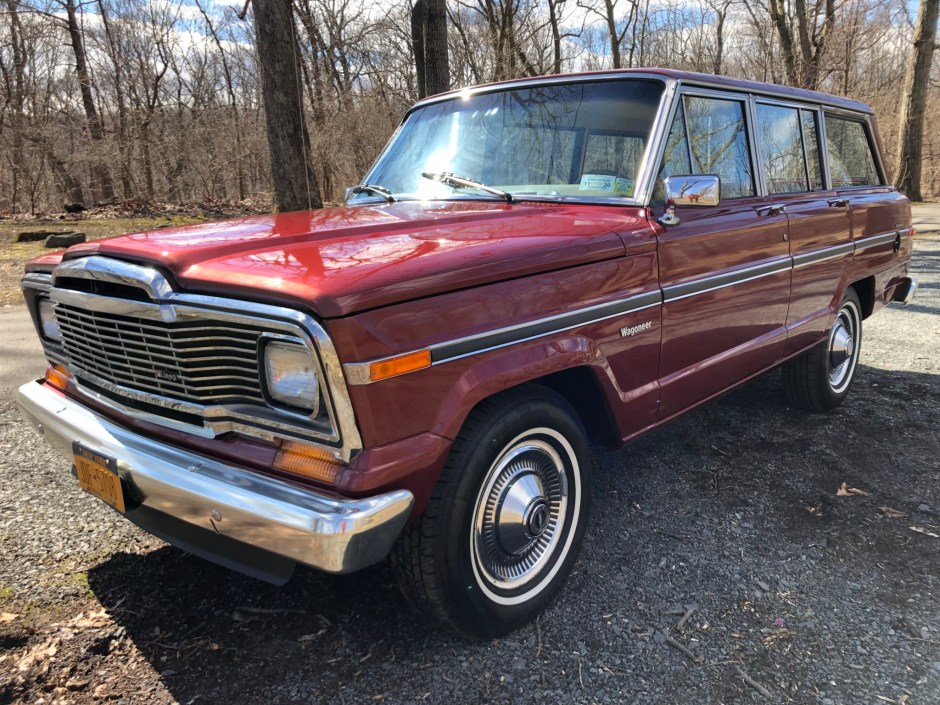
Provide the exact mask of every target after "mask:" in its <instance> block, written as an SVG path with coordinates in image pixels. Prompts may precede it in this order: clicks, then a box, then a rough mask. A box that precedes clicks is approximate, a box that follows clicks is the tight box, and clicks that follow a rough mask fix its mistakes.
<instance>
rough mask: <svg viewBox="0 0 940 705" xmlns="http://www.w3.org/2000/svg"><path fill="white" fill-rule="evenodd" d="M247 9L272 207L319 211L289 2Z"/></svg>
mask: <svg viewBox="0 0 940 705" xmlns="http://www.w3.org/2000/svg"><path fill="white" fill-rule="evenodd" d="M251 7H252V10H253V11H254V15H255V36H256V37H257V44H258V61H259V64H260V67H261V93H262V96H263V98H264V113H265V117H266V122H267V131H268V148H269V150H270V153H271V178H272V181H273V182H274V207H275V208H276V209H277V210H279V211H295V210H303V209H305V208H322V207H323V202H322V201H321V200H320V190H319V188H318V186H317V176H316V172H315V171H314V169H313V165H312V164H311V163H310V138H309V136H308V134H307V126H306V123H305V122H304V115H303V100H302V95H301V90H302V89H301V82H300V74H299V72H298V69H297V63H298V60H299V59H298V56H297V38H296V36H295V35H294V23H293V17H292V14H291V13H292V8H291V2H290V0H251Z"/></svg>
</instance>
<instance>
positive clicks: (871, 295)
mask: <svg viewBox="0 0 940 705" xmlns="http://www.w3.org/2000/svg"><path fill="white" fill-rule="evenodd" d="M849 288H850V289H855V293H856V294H857V295H858V301H859V303H860V304H861V305H862V320H865V319H866V318H868V317H869V316H870V315H871V314H872V313H874V311H875V277H874V276H869V277H865V278H864V279H859V280H858V281H855V282H852V283H851V284H849Z"/></svg>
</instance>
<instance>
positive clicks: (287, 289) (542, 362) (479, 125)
mask: <svg viewBox="0 0 940 705" xmlns="http://www.w3.org/2000/svg"><path fill="white" fill-rule="evenodd" d="M888 183H889V180H888V176H887V174H886V171H885V166H884V163H883V160H882V156H881V150H880V148H879V141H878V133H877V131H876V129H875V122H874V119H873V117H872V114H871V110H870V109H869V108H868V107H867V106H865V105H863V104H861V103H857V102H854V101H851V100H846V99H844V98H836V97H833V96H829V95H824V94H821V93H814V92H809V91H804V90H795V89H790V88H781V87H778V86H772V85H765V84H760V83H753V82H748V81H739V80H731V79H724V78H716V77H714V76H705V75H697V74H688V73H680V72H676V71H665V70H639V71H634V70H631V71H613V72H604V73H592V74H582V75H571V76H552V77H548V78H536V79H531V80H524V81H512V82H508V83H498V84H493V85H487V86H481V87H478V88H471V89H467V90H462V91H456V92H453V93H448V94H446V95H440V96H436V97H433V98H429V99H427V100H424V101H422V102H420V103H418V104H417V105H416V106H415V107H414V108H413V109H412V110H411V111H410V112H409V113H408V114H407V116H406V117H405V119H404V121H403V122H402V125H401V127H400V129H399V130H398V132H397V133H396V134H395V136H394V137H393V138H392V140H391V142H390V143H389V145H388V147H387V148H386V150H385V151H384V152H383V153H382V155H381V156H380V157H379V159H378V161H377V162H376V163H375V166H374V167H373V168H372V170H371V171H370V172H369V174H368V176H367V177H366V178H365V180H364V181H363V183H362V184H360V185H359V186H355V187H353V188H351V189H350V190H349V193H348V197H347V204H346V206H345V207H343V208H335V209H329V210H322V211H315V212H302V213H283V214H278V215H271V216H264V217H252V218H242V219H239V220H234V221H230V222H224V223H212V224H206V225H197V226H192V227H184V228H178V229H176V230H159V231H156V232H145V233H139V234H135V235H127V236H123V237H118V238H115V239H110V240H101V241H97V242H90V243H85V244H82V245H76V246H74V247H72V248H71V249H69V250H68V251H66V252H65V253H64V254H59V255H53V256H46V257H40V258H39V259H37V260H34V261H33V262H31V263H30V264H29V265H28V267H27V273H26V275H25V278H24V280H23V289H24V292H25V296H26V299H27V301H28V303H29V307H30V310H31V312H32V315H33V317H34V320H35V323H36V327H37V330H38V331H39V334H40V335H41V337H42V341H43V344H44V346H45V351H46V354H47V356H48V358H49V362H50V367H49V370H48V372H47V375H46V378H45V379H44V380H40V381H37V382H31V383H29V384H26V385H24V386H23V387H22V388H21V389H20V391H19V403H20V405H21V406H22V408H23V411H24V412H25V414H26V416H27V417H29V419H30V420H31V421H32V422H33V423H34V424H35V425H36V427H37V428H38V429H39V431H40V432H41V433H42V434H43V435H45V437H46V438H47V440H48V441H49V442H50V443H52V444H53V445H54V446H55V447H57V448H58V449H59V450H60V451H61V452H62V453H63V454H64V455H65V456H66V457H67V458H68V459H69V460H70V461H71V462H73V463H74V467H75V473H76V475H77V478H78V484H79V485H80V486H81V487H82V488H83V489H85V490H87V491H89V492H91V493H92V494H94V495H96V496H98V497H100V498H101V499H102V500H104V501H105V502H107V503H108V504H110V505H111V506H113V507H114V508H115V509H116V510H117V511H120V512H122V513H123V514H124V515H125V516H126V517H127V518H128V519H129V520H131V521H133V522H135V523H136V524H138V525H139V526H141V527H143V528H144V529H146V530H147V531H150V532H152V533H154V534H156V535H157V536H161V537H163V538H165V539H166V540H168V541H170V542H171V543H174V544H176V545H178V546H181V547H183V548H185V549H186V550H188V551H191V552H193V553H196V554H199V555H202V556H205V557H206V558H209V559H211V560H215V561H218V562H220V563H222V564H224V565H227V566H231V567H232V568H235V569H238V570H242V571H244V572H246V573H249V574H251V575H255V576H258V577H260V578H264V579H266V580H269V581H273V582H283V581H285V580H287V578H288V577H289V576H290V574H291V571H292V570H293V568H294V566H295V564H297V563H302V564H305V565H308V566H313V567H315V568H319V569H321V570H325V571H330V572H348V571H353V570H357V569H359V568H362V567H364V566H367V565H370V564H372V563H375V562H377V561H380V560H382V559H384V558H385V557H386V556H389V555H390V556H391V560H392V563H393V564H394V566H395V568H396V569H397V572H398V575H399V578H400V582H401V586H402V588H403V589H404V590H405V592H406V593H407V594H408V595H409V596H410V598H411V599H412V600H413V601H414V602H416V603H417V604H418V605H420V606H421V607H422V608H424V609H425V610H426V611H427V612H429V613H430V614H432V615H434V617H436V618H437V620H438V621H439V622H440V623H441V624H443V625H446V626H448V627H450V628H452V629H455V630H457V631H459V632H462V633H464V634H467V635H470V636H473V637H489V636H494V635H499V634H503V633H505V632H508V631H510V630H512V629H515V628H517V627H519V626H520V625H522V624H525V623H526V622H528V621H530V620H532V619H533V618H534V617H535V616H536V615H538V614H539V612H540V611H541V610H542V609H544V607H545V606H546V605H547V604H548V603H549V601H550V600H551V599H552V598H553V597H554V596H555V595H556V594H557V593H558V591H559V589H560V588H561V586H562V584H563V582H564V580H565V577H566V576H567V575H568V573H569V571H570V570H571V567H572V565H573V564H574V562H575V560H576V558H577V555H578V549H579V545H580V543H581V538H582V535H583V534H584V528H585V524H586V522H587V517H588V509H589V505H590V496H591V478H590V465H591V457H590V453H589V452H588V441H589V439H594V440H599V441H606V442H610V443H619V442H622V441H626V440H629V439H631V438H634V437H636V436H637V435H638V434H641V433H643V432H645V431H648V430H649V429H651V428H654V427H656V426H657V425H659V424H661V423H663V422H665V421H668V420H669V419H672V418H674V417H675V416H677V415H678V414H681V413H683V412H685V411H688V410H689V409H692V408H694V407H695V406H697V405H699V404H702V403H703V402H706V401H708V400H709V399H712V398H714V397H715V396H717V395H719V394H721V393H723V392H725V391H727V390H728V389H730V388H732V387H734V386H735V385H738V384H740V383H742V382H744V381H745V380H748V379H750V378H752V377H754V376H755V375H759V374H761V373H762V372H764V371H766V370H768V369H770V368H772V367H774V366H776V365H783V380H784V386H785V391H786V393H787V394H788V395H789V398H790V400H791V401H792V402H793V403H794V404H797V405H799V406H801V407H804V408H806V409H808V410H811V411H825V410H827V409H831V408H833V407H835V406H836V405H838V404H840V403H841V402H842V401H843V400H844V399H845V397H846V395H847V393H848V391H849V388H850V386H851V384H852V379H853V376H854V374H855V371H856V365H857V362H858V355H859V347H860V343H861V333H862V321H863V320H864V319H865V318H867V317H868V316H870V315H871V314H872V313H874V312H875V311H877V310H878V309H879V308H880V307H882V306H884V305H885V304H888V303H890V302H892V301H900V302H903V303H907V302H908V301H909V300H910V299H911V297H912V296H913V294H914V290H915V288H916V285H915V282H914V281H913V280H912V279H911V278H910V277H908V276H907V271H908V262H909V259H910V255H911V248H912V244H913V235H914V232H913V230H912V229H911V216H910V207H909V204H908V202H907V200H906V199H905V198H904V197H903V196H901V195H900V194H898V193H897V192H896V191H895V190H894V189H893V188H891V187H890V186H888Z"/></svg>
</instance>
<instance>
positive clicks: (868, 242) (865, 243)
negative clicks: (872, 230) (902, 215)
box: [855, 230, 901, 252]
mask: <svg viewBox="0 0 940 705" xmlns="http://www.w3.org/2000/svg"><path fill="white" fill-rule="evenodd" d="M900 234H901V231H898V230H895V231H893V232H890V233H880V234H878V235H871V236H869V237H864V238H862V239H861V240H856V241H855V251H856V252H858V251H859V250H867V249H868V248H870V247H878V246H879V245H887V244H888V243H889V242H894V241H895V240H897V237H898V235H900Z"/></svg>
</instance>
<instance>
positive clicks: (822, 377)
mask: <svg viewBox="0 0 940 705" xmlns="http://www.w3.org/2000/svg"><path fill="white" fill-rule="evenodd" d="M861 311H862V306H861V303H860V302H859V298H858V294H856V293H855V289H851V288H850V289H848V291H846V293H845V297H844V298H843V299H842V304H841V305H840V306H839V311H838V313H837V314H836V318H835V321H833V324H832V326H831V327H830V329H829V336H828V337H827V338H826V340H824V341H822V342H820V343H819V345H817V346H816V347H814V348H812V349H811V350H808V351H806V352H805V353H803V354H802V355H800V356H799V357H796V358H794V359H793V360H791V361H790V362H788V363H786V364H785V365H784V367H783V384H784V388H785V389H786V392H787V398H788V399H789V400H790V403H792V404H793V405H794V406H798V407H800V408H803V409H809V410H810V411H829V410H830V409H834V408H836V407H837V406H839V404H841V403H842V402H843V401H844V400H845V398H846V397H847V396H848V394H849V388H850V387H851V386H852V381H853V380H854V379H855V368H856V366H857V365H858V357H859V353H860V352H861V349H862V315H861Z"/></svg>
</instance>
